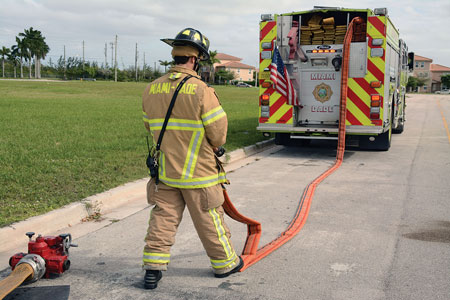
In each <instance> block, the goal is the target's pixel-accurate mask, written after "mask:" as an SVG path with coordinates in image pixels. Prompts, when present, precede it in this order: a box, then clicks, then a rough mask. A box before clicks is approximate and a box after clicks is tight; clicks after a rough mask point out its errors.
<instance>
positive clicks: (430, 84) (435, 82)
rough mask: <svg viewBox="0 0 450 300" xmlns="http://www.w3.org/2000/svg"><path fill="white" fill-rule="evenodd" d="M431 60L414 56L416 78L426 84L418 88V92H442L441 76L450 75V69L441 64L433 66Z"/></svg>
mask: <svg viewBox="0 0 450 300" xmlns="http://www.w3.org/2000/svg"><path fill="white" fill-rule="evenodd" d="M432 62H433V60H432V59H431V58H427V57H423V56H420V55H414V63H415V65H414V72H413V75H414V77H417V78H419V79H422V80H424V81H425V84H424V85H423V86H421V87H418V88H417V92H422V93H434V92H435V91H440V90H441V89H442V88H443V87H442V85H441V76H443V75H448V74H450V68H449V67H446V66H442V65H439V64H433V63H432Z"/></svg>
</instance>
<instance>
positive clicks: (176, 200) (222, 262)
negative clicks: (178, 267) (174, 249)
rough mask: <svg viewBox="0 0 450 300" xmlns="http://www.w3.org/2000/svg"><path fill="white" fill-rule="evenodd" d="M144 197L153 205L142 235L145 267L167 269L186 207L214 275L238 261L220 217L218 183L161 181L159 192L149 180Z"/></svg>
mask: <svg viewBox="0 0 450 300" xmlns="http://www.w3.org/2000/svg"><path fill="white" fill-rule="evenodd" d="M147 200H148V202H149V204H151V205H155V206H154V208H153V209H152V211H151V213H150V221H149V226H148V230H147V236H146V237H145V242H146V245H145V247H144V256H143V263H144V269H146V270H167V264H168V263H169V262H170V248H171V246H172V245H173V244H174V242H175V234H176V231H177V228H178V225H179V224H180V222H181V219H182V217H183V211H184V208H185V206H187V208H188V210H189V213H190V215H191V218H192V221H193V223H194V226H195V229H196V230H197V234H198V236H199V238H200V240H201V242H202V244H203V247H204V248H205V250H206V253H207V255H208V256H209V258H210V261H211V265H212V267H213V270H214V272H215V273H217V274H222V273H226V272H228V271H230V270H231V269H233V268H234V267H235V266H236V265H237V264H238V263H239V257H238V256H237V255H236V253H235V251H234V248H233V245H232V244H231V240H230V236H231V235H230V231H229V229H228V227H227V226H226V224H225V222H224V218H223V213H224V211H223V208H222V203H223V201H224V197H223V191H222V187H221V186H220V185H216V186H212V187H209V188H200V189H179V188H174V187H170V186H167V185H165V184H164V183H162V182H160V183H159V184H158V191H155V184H154V181H153V180H150V181H149V183H148V184H147Z"/></svg>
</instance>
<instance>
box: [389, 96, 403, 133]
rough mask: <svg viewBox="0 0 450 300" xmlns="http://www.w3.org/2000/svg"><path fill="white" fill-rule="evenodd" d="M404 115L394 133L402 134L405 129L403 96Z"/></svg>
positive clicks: (393, 129) (393, 130)
mask: <svg viewBox="0 0 450 300" xmlns="http://www.w3.org/2000/svg"><path fill="white" fill-rule="evenodd" d="M402 112H403V115H402V116H401V117H400V118H399V120H398V124H397V127H395V128H392V133H398V134H400V133H402V132H403V129H404V128H405V121H404V120H405V96H403V110H402Z"/></svg>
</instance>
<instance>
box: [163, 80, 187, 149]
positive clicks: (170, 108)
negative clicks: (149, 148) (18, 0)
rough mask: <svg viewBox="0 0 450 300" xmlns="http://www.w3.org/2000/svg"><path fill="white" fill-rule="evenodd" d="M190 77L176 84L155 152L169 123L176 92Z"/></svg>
mask: <svg viewBox="0 0 450 300" xmlns="http://www.w3.org/2000/svg"><path fill="white" fill-rule="evenodd" d="M191 77H192V75H188V76H186V77H184V78H183V80H181V82H180V84H178V86H177V89H176V90H175V93H173V96H172V101H170V104H169V108H168V109H167V113H166V118H165V119H164V123H163V126H162V128H161V132H160V133H159V138H158V142H157V143H156V151H159V149H160V148H161V142H162V138H163V135H164V132H165V131H166V127H167V123H168V122H169V118H170V115H171V114H172V109H173V106H174V105H175V100H176V99H177V96H178V92H179V91H180V89H181V87H182V86H183V84H184V83H185V82H186V81H188V79H189V78H191Z"/></svg>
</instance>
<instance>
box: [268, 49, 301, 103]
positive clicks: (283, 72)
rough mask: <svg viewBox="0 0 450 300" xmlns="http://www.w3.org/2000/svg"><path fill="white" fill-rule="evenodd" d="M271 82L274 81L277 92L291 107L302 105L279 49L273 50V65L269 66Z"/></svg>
mask: <svg viewBox="0 0 450 300" xmlns="http://www.w3.org/2000/svg"><path fill="white" fill-rule="evenodd" d="M269 70H270V80H272V82H273V85H274V87H275V90H276V91H277V92H278V93H280V94H281V95H283V96H284V97H285V98H286V101H287V104H289V105H300V103H299V101H298V98H297V92H296V91H295V89H294V86H293V85H292V82H291V79H290V78H289V74H288V72H287V69H286V66H285V65H284V63H283V59H282V58H281V55H280V52H279V51H278V48H277V47H275V49H274V50H273V57H272V63H271V64H270V66H269Z"/></svg>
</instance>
